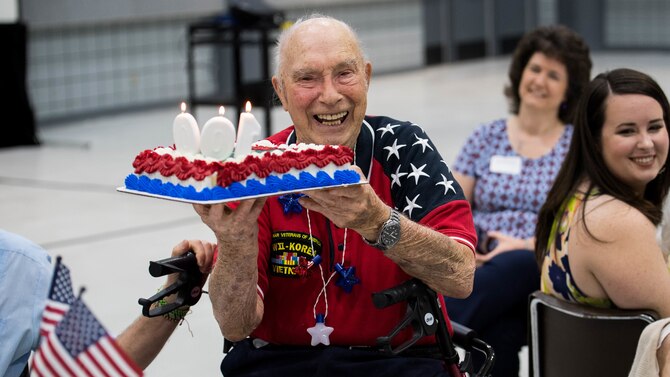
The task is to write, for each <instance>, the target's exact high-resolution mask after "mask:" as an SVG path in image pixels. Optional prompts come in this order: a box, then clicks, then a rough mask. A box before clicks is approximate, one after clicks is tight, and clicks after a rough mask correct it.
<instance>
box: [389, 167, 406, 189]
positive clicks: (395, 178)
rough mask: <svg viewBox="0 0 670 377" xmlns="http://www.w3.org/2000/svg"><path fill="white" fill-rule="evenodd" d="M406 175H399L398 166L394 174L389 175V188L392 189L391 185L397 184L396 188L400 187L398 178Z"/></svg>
mask: <svg viewBox="0 0 670 377" xmlns="http://www.w3.org/2000/svg"><path fill="white" fill-rule="evenodd" d="M405 175H407V173H401V172H400V165H398V168H397V169H396V170H395V173H391V178H392V180H391V188H393V185H395V184H398V187H402V184H400V178H402V177H403V176H405Z"/></svg>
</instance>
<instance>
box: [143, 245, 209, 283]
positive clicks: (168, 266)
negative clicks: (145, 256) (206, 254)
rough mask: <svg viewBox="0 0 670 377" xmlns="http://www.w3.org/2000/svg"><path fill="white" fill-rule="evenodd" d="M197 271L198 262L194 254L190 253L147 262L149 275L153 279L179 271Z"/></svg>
mask: <svg viewBox="0 0 670 377" xmlns="http://www.w3.org/2000/svg"><path fill="white" fill-rule="evenodd" d="M198 269H199V267H198V260H197V259H196V257H195V253H193V252H192V251H189V252H187V253H186V254H182V255H179V256H176V257H171V258H166V259H161V260H159V261H150V262H149V274H151V276H153V277H159V276H163V275H167V274H171V273H173V272H179V271H187V272H195V271H194V270H198Z"/></svg>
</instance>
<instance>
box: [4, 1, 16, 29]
mask: <svg viewBox="0 0 670 377" xmlns="http://www.w3.org/2000/svg"><path fill="white" fill-rule="evenodd" d="M18 19H19V3H18V0H0V23H8V24H13V23H15V22H16V21H18Z"/></svg>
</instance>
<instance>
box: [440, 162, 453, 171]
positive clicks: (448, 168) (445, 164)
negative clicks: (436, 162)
mask: <svg viewBox="0 0 670 377" xmlns="http://www.w3.org/2000/svg"><path fill="white" fill-rule="evenodd" d="M440 161H441V162H442V163H443V164H444V166H446V167H447V170H449V173H451V168H450V167H449V165H447V163H446V161H444V160H440Z"/></svg>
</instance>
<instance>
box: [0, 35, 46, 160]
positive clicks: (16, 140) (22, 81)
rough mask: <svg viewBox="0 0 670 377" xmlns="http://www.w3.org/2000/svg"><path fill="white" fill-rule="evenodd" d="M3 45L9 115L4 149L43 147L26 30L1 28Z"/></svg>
mask: <svg viewBox="0 0 670 377" xmlns="http://www.w3.org/2000/svg"><path fill="white" fill-rule="evenodd" d="M0 41H2V42H3V43H2V46H3V49H4V51H5V54H3V58H2V59H0V83H2V84H1V85H0V109H1V110H0V111H1V112H2V113H4V114H5V115H6V117H5V121H4V122H3V124H2V125H0V127H2V128H3V130H4V131H5V132H4V133H3V136H0V147H10V146H16V145H36V144H39V142H38V140H37V136H36V135H35V117H34V115H33V110H32V108H31V106H30V100H29V99H28V90H27V85H26V56H27V54H26V46H27V28H26V26H25V25H24V24H22V23H16V24H0Z"/></svg>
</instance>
